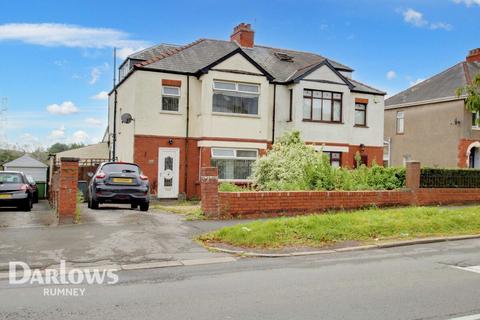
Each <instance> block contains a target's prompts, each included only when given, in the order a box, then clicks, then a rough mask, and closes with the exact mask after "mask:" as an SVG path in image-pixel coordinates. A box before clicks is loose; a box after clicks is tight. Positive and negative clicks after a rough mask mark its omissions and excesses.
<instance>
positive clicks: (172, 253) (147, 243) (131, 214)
mask: <svg viewBox="0 0 480 320" xmlns="http://www.w3.org/2000/svg"><path fill="white" fill-rule="evenodd" d="M81 210H82V218H81V221H82V222H81V223H80V224H77V225H58V226H57V225H55V223H52V222H51V218H52V217H53V218H54V217H55V215H54V214H53V212H52V211H51V210H50V209H49V207H48V203H46V202H45V201H42V202H40V203H39V204H35V205H34V209H33V211H32V212H31V213H25V212H21V211H11V210H10V211H9V210H2V211H0V225H1V227H0V271H2V270H8V262H9V261H24V262H26V263H27V264H29V265H30V266H31V267H32V268H45V267H48V266H51V265H56V264H58V263H59V261H60V260H66V261H67V263H68V264H69V265H72V266H75V265H95V264H96V265H110V264H118V265H125V264H142V263H150V262H163V261H182V260H197V259H209V258H218V257H226V256H229V255H228V254H218V253H213V252H210V251H208V250H207V249H205V248H204V247H202V246H200V245H199V244H198V243H196V242H195V241H193V238H194V236H195V235H196V234H199V233H202V232H204V231H209V230H214V229H216V228H218V227H221V226H224V225H229V224H232V223H239V222H240V221H233V222H232V221H224V222H222V221H186V220H185V219H184V217H183V216H180V215H176V214H172V213H168V212H161V211H157V210H150V211H149V212H140V211H139V210H132V209H130V207H129V206H125V205H115V206H106V205H105V206H101V208H100V210H91V209H88V208H87V207H86V205H84V204H83V205H82V207H81Z"/></svg>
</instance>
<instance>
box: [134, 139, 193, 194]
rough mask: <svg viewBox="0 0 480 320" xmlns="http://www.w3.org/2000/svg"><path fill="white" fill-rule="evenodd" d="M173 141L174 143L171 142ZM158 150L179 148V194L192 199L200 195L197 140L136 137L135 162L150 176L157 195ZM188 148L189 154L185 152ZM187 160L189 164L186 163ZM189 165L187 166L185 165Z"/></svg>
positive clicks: (151, 184) (153, 191) (154, 192)
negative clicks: (186, 171)
mask: <svg viewBox="0 0 480 320" xmlns="http://www.w3.org/2000/svg"><path fill="white" fill-rule="evenodd" d="M170 139H172V143H171V144H170V143H169V140H170ZM158 148H179V149H180V159H179V167H180V168H179V169H180V170H179V171H180V172H179V192H183V193H186V194H187V197H189V198H191V197H194V196H198V195H199V188H200V185H199V183H198V181H199V174H198V173H199V166H198V163H199V149H198V147H197V141H196V140H195V139H189V140H188V143H187V141H186V139H185V138H180V137H161V136H147V135H136V136H135V144H134V160H133V161H134V162H135V163H136V164H138V165H139V166H140V168H141V169H142V171H143V173H144V174H145V175H146V176H148V179H149V181H150V189H151V193H152V194H157V191H158V189H157V186H158ZM187 148H188V153H187V152H185V151H186V150H187ZM186 160H187V162H186ZM186 163H187V166H185V164H186ZM186 168H187V170H188V175H187V184H186V185H185V169H186Z"/></svg>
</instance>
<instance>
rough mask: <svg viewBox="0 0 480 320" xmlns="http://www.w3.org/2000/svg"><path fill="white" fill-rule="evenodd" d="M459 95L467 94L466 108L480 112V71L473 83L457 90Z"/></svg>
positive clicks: (479, 120) (478, 121) (479, 121)
mask: <svg viewBox="0 0 480 320" xmlns="http://www.w3.org/2000/svg"><path fill="white" fill-rule="evenodd" d="M456 94H457V97H460V96H462V95H466V96H467V97H466V98H465V108H467V110H468V111H470V112H480V73H479V74H477V75H476V76H475V77H474V78H473V80H472V83H471V84H467V85H465V86H464V87H462V88H458V89H457V90H456ZM477 123H478V124H480V119H479V118H477Z"/></svg>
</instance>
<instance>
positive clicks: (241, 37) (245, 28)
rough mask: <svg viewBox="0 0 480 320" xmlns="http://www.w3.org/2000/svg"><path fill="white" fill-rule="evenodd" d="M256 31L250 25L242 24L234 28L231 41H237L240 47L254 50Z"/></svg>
mask: <svg viewBox="0 0 480 320" xmlns="http://www.w3.org/2000/svg"><path fill="white" fill-rule="evenodd" d="M254 34H255V31H253V30H252V27H251V25H250V24H246V23H243V22H242V23H240V24H239V25H238V26H236V27H235V28H233V33H232V35H231V36H230V41H235V42H236V43H238V44H239V45H240V46H242V47H245V48H253V36H254Z"/></svg>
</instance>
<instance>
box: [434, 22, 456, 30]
mask: <svg viewBox="0 0 480 320" xmlns="http://www.w3.org/2000/svg"><path fill="white" fill-rule="evenodd" d="M430 29H432V30H437V29H443V30H447V31H450V30H452V25H451V24H448V23H444V22H435V23H430Z"/></svg>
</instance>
